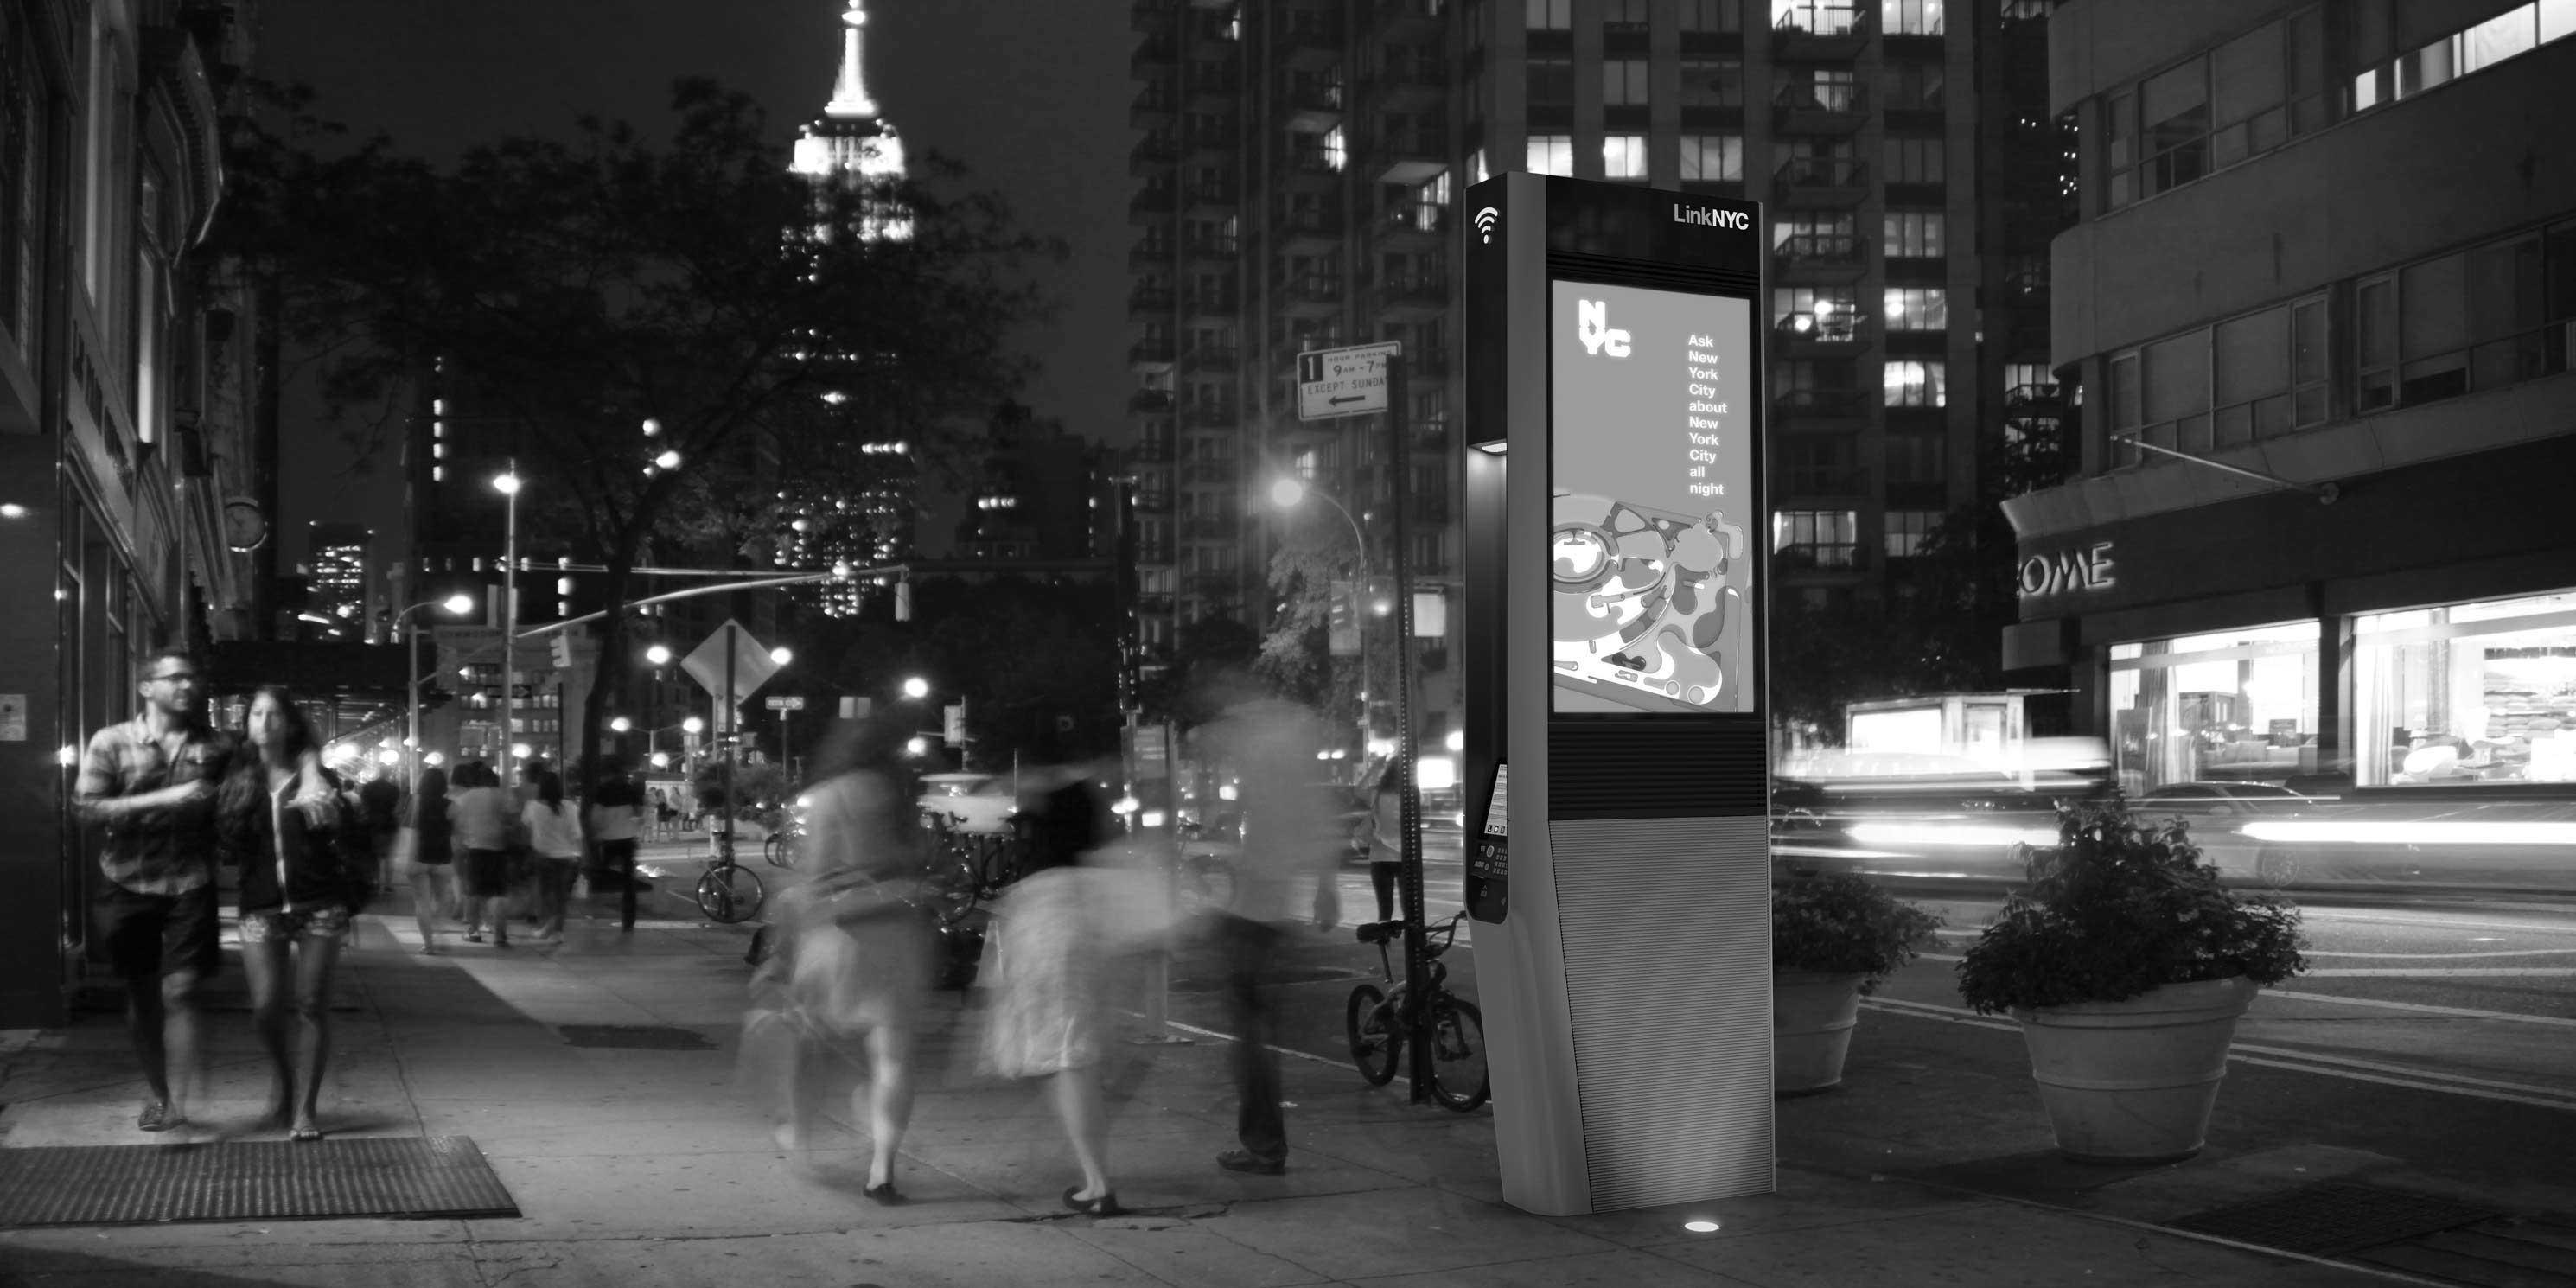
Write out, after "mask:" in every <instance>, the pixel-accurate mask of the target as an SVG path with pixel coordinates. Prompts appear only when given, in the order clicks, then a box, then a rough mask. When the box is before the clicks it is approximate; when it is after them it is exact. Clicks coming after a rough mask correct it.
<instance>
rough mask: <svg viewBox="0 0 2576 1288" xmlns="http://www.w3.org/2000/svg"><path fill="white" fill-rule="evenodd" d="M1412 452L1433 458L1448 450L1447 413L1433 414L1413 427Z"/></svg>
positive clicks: (1438, 412) (1437, 412)
mask: <svg viewBox="0 0 2576 1288" xmlns="http://www.w3.org/2000/svg"><path fill="white" fill-rule="evenodd" d="M1413 450H1414V451H1417V452H1428V453H1430V454H1432V455H1435V456H1436V455H1438V454H1440V453H1442V452H1446V451H1448V450H1449V413H1447V412H1445V411H1436V412H1433V413H1431V414H1430V415H1429V416H1427V417H1425V418H1423V420H1422V421H1421V423H1419V424H1417V425H1415V426H1414V427H1413Z"/></svg>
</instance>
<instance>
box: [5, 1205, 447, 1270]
mask: <svg viewBox="0 0 2576 1288" xmlns="http://www.w3.org/2000/svg"><path fill="white" fill-rule="evenodd" d="M466 1242H468V1238H467V1231H466V1229H465V1223H464V1222H462V1221H455V1220H449V1219H446V1218H439V1219H435V1220H427V1221H394V1220H385V1219H382V1218H377V1217H346V1218H335V1219H332V1220H327V1221H188V1222H170V1223H164V1224H157V1225H114V1226H58V1227H51V1228H46V1229H29V1230H0V1265H8V1264H19V1263H23V1262H24V1261H25V1260H27V1259H29V1258H33V1257H36V1256H39V1255H47V1256H51V1255H83V1254H100V1253H105V1254H108V1255H113V1256H118V1257H125V1258H131V1259H134V1260H137V1261H140V1262H152V1263H166V1264H173V1265H175V1264H180V1263H181V1262H182V1260H183V1259H184V1263H185V1264H187V1265H192V1266H206V1267H210V1268H213V1269H226V1268H231V1267H237V1266H249V1265H288V1264H302V1263H310V1264H314V1265H340V1264H347V1263H353V1262H367V1261H373V1260H376V1259H378V1258H379V1257H380V1256H381V1257H386V1258H392V1259H397V1260H400V1259H411V1260H421V1259H429V1258H433V1257H435V1256H441V1255H445V1253H444V1252H443V1251H441V1249H442V1248H443V1247H445V1246H447V1245H463V1244H465V1243H466Z"/></svg>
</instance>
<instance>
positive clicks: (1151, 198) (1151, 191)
mask: <svg viewBox="0 0 2576 1288" xmlns="http://www.w3.org/2000/svg"><path fill="white" fill-rule="evenodd" d="M1173 213H1174V203H1173V201H1172V190H1171V189H1169V188H1147V189H1145V190H1144V191H1142V192H1139V193H1137V194H1136V195H1135V196H1133V197H1130V198H1128V199H1127V222H1128V223H1130V224H1137V225H1143V224H1156V223H1168V222H1169V221H1170V220H1171V218H1172V215H1173Z"/></svg>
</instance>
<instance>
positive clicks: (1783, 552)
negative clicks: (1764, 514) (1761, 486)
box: [1771, 510, 1860, 568]
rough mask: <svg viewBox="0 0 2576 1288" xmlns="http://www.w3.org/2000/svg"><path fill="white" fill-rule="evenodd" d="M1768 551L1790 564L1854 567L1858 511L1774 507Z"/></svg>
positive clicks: (1858, 526) (1858, 549)
mask: <svg viewBox="0 0 2576 1288" xmlns="http://www.w3.org/2000/svg"><path fill="white" fill-rule="evenodd" d="M1771 551H1772V553H1773V554H1774V555H1776V556H1778V557H1779V562H1781V563H1783V564H1787V565H1790V566H1803V567H1808V568H1850V567H1853V566H1855V565H1857V564H1858V562H1859V554H1860V515H1859V513H1858V512H1856V511H1852V510H1775V511H1773V512H1772V514H1771Z"/></svg>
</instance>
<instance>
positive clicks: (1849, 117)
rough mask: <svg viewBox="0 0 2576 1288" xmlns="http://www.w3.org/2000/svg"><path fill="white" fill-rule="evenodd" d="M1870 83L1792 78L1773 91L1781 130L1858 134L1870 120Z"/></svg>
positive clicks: (1776, 127) (1774, 123) (1774, 120)
mask: <svg viewBox="0 0 2576 1288" xmlns="http://www.w3.org/2000/svg"><path fill="white" fill-rule="evenodd" d="M1868 91H1869V87H1868V86H1866V85H1860V84H1848V85H1841V84H1836V85H1818V84H1814V83H1812V82H1806V83H1802V82H1798V81H1790V82H1788V83H1786V84H1783V85H1781V86H1780V88H1779V89H1778V90H1776V91H1774V92H1773V93H1772V95H1771V106H1772V109H1773V111H1772V113H1771V129H1772V132H1774V133H1777V134H1856V133H1859V131H1860V128H1861V127H1862V126H1864V125H1867V124H1869V92H1868Z"/></svg>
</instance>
